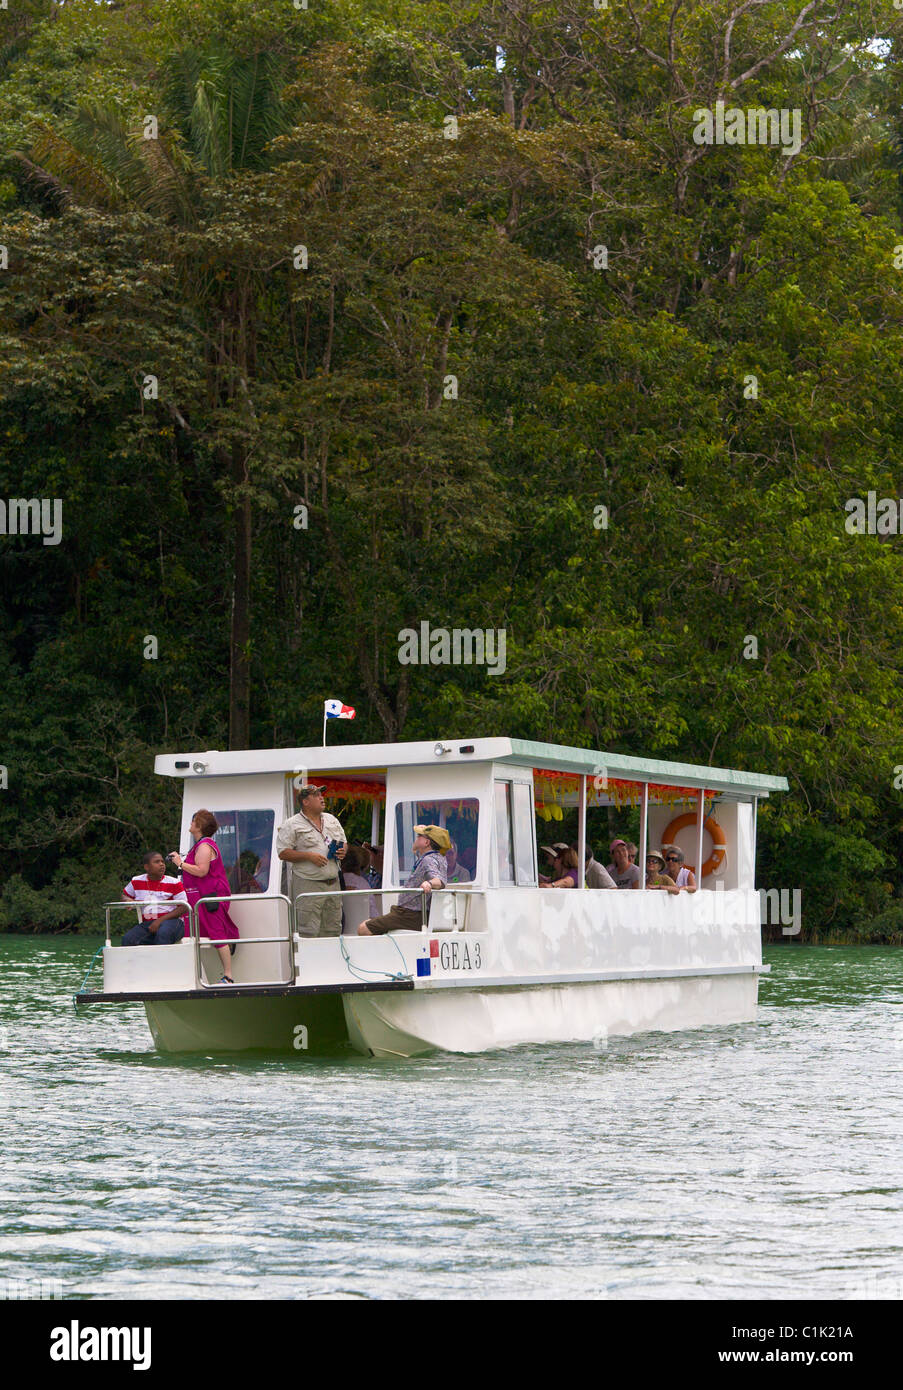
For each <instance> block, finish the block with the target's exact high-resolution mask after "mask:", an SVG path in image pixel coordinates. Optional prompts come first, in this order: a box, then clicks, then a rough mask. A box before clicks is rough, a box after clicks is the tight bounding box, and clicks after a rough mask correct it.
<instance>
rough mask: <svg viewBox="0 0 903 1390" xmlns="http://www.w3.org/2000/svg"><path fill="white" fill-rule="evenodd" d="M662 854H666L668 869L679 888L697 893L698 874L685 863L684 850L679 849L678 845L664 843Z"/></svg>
mask: <svg viewBox="0 0 903 1390" xmlns="http://www.w3.org/2000/svg"><path fill="white" fill-rule="evenodd" d="M662 854H663V855H664V856H665V867H666V870H667V872H668V873H669V874H670V875H671V877H672V878H673V879H674V882H675V883H676V884H677V886H678V888H682V889H683V890H684V891H685V892H687V893H695V892H696V875H695V874H694V872H693V870H692V869H688V868H687V867H686V865H685V864H684V852H683V850H682V849H678V847H677V845H662Z"/></svg>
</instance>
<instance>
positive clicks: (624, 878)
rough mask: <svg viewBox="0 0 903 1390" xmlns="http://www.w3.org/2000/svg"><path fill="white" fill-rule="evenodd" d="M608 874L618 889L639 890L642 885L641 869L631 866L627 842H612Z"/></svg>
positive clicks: (634, 865)
mask: <svg viewBox="0 0 903 1390" xmlns="http://www.w3.org/2000/svg"><path fill="white" fill-rule="evenodd" d="M611 859H612V862H611V863H610V864H609V865H608V872H609V873H610V874H611V876H612V878H613V879H614V881H615V883H616V884H617V886H618V888H639V887H641V885H642V878H641V876H640V870H639V867H638V866H637V865H636V864H631V862H630V855H629V853H628V850H627V841H626V840H612V842H611Z"/></svg>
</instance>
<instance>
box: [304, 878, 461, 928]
mask: <svg viewBox="0 0 903 1390" xmlns="http://www.w3.org/2000/svg"><path fill="white" fill-rule="evenodd" d="M482 892H483V889H482V888H479V887H477V886H476V885H475V884H472V883H464V884H455V886H454V887H447V888H446V887H443V888H432V889H430V891H429V892H427V891H426V889H425V888H423V887H419V888H406V887H405V886H404V884H402V885H401V886H399V887H395V888H385V887H380V888H323V889H320V890H317V891H316V892H313V893H296V894H295V898H294V911H295V924H296V925H295V932H296V933H297V931H298V923H299V921H300V909H299V907H298V904H299V903H301V902H303V901H305V900H307V901H308V902H309V901H310V899H311V898H339V899H340V900H344V899H345V898H355V897H357V898H362V897H364V896H365V895H366V896H367V897H371V898H372V897H382V896H383V895H385V896H387V897H399V896H400V895H401V894H402V893H419V894H420V929H421V931H458V930H459V927H458V920H457V914H456V916H455V921H454V925H453V926H450V927H446V926H439V925H438V924H437V925H436V926H431V925H430V921H429V915H430V909H429V900H430V898H431V897H432V896H433V894H434V893H463V894H465V895H467V894H470V893H482ZM465 912H466V908H465ZM300 939H302V940H303V939H304V938H300ZM310 939H311V940H314V939H316V938H310Z"/></svg>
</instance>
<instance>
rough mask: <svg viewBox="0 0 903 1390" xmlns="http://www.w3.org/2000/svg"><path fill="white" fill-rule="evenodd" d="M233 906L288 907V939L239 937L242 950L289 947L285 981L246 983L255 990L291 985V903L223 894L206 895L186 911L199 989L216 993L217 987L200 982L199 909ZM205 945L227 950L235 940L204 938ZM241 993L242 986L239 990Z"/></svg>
mask: <svg viewBox="0 0 903 1390" xmlns="http://www.w3.org/2000/svg"><path fill="white" fill-rule="evenodd" d="M235 902H239V903H240V902H254V903H266V902H270V903H272V902H284V903H286V904H287V905H288V926H289V932H288V936H242V937H239V940H240V941H241V944H242V945H243V946H268V945H269V946H272V945H274V944H278V945H280V946H288V948H289V969H290V971H291V973H290V975H289V977H288V979H287V980H250V981H248V983H249V984H250V985H253V986H254V987H255V988H259V987H260V986H261V985H264V986H267V985H290V984H292V983H293V981H294V978H295V971H294V961H293V958H292V942H293V940H294V935H295V932H294V928H295V922H294V909H293V908H292V904H291V900H290V899H289V898H288V897H286V895H285V893H223V894H221V895H219V896H218V897H214V896H213V894H205V896H204V897H203V898H198V900H197V902H196V903H192V905H191V907H190V908H189V910H188V920H189V925H190V927H191V935H192V938H193V940H194V966H195V979H196V980H197V984H198V988H199V989H216V985H209V984H207V983H206V981H205V980H203V979H202V978H201V934H200V929H199V925H198V911H197V910H198V908H199V907H201V906H202V904H204V903H235ZM203 939H204V941H205V942H206V943H207V945H208V946H230V945H231V944H232V942H233V941H235V937H234V936H222V937H213V936H205V937H204V938H203ZM238 988H239V989H241V985H239V986H238Z"/></svg>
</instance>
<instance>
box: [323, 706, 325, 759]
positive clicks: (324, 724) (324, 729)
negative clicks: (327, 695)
mask: <svg viewBox="0 0 903 1390" xmlns="http://www.w3.org/2000/svg"><path fill="white" fill-rule="evenodd" d="M323 747H324V748H325V747H326V701H325V700H324V701H323Z"/></svg>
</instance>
